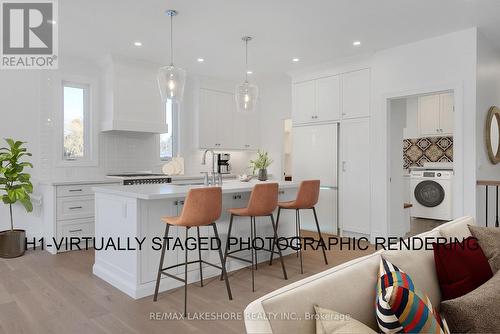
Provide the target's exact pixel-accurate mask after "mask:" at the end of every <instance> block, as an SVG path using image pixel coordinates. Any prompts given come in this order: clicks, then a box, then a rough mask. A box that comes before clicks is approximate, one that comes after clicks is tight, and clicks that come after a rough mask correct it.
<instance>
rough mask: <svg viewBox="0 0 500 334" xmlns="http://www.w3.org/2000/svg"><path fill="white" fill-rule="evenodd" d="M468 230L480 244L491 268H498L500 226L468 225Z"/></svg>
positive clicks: (499, 267) (495, 269)
mask: <svg viewBox="0 0 500 334" xmlns="http://www.w3.org/2000/svg"><path fill="white" fill-rule="evenodd" d="M468 227H469V230H470V232H471V233H472V235H473V236H474V238H476V239H477V241H478V242H479V245H481V248H482V249H483V252H484V255H486V258H487V259H488V262H489V264H490V267H491V270H492V271H493V273H496V272H497V271H498V270H500V228H498V227H481V226H474V225H469V226H468Z"/></svg>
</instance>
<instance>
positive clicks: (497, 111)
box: [484, 106, 500, 165]
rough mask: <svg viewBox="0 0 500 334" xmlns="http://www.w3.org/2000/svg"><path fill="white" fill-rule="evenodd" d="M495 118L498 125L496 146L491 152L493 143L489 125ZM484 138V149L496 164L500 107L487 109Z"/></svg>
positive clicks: (498, 151) (499, 151)
mask: <svg viewBox="0 0 500 334" xmlns="http://www.w3.org/2000/svg"><path fill="white" fill-rule="evenodd" d="M493 118H495V120H496V123H497V127H498V146H497V151H496V152H495V153H493V145H492V142H491V125H492V122H493ZM484 139H485V140H486V150H487V151H488V157H489V158H490V161H491V162H492V163H493V164H494V165H496V164H497V163H499V162H500V109H499V108H498V107H496V106H493V107H491V108H490V110H489V111H488V117H486V128H485V131H484Z"/></svg>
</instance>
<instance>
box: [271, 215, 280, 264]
mask: <svg viewBox="0 0 500 334" xmlns="http://www.w3.org/2000/svg"><path fill="white" fill-rule="evenodd" d="M280 212H281V208H280V207H278V217H277V218H276V231H278V224H279V222H280ZM275 246H276V241H275V240H274V239H273V247H272V248H271V257H270V258H269V265H272V264H273V257H274V247H275ZM278 247H279V246H278Z"/></svg>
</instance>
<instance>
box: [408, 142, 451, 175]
mask: <svg viewBox="0 0 500 334" xmlns="http://www.w3.org/2000/svg"><path fill="white" fill-rule="evenodd" d="M425 162H453V137H452V136H450V137H423V138H410V139H404V140H403V168H404V169H408V168H410V167H423V165H424V163H425Z"/></svg>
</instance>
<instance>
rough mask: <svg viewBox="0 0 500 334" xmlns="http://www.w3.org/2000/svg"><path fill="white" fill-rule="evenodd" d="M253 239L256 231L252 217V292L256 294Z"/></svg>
mask: <svg viewBox="0 0 500 334" xmlns="http://www.w3.org/2000/svg"><path fill="white" fill-rule="evenodd" d="M253 239H254V231H253V224H252V217H250V253H251V255H252V292H255V277H254V276H255V274H254V269H255V260H254V256H253V255H254V254H253V251H254V249H253Z"/></svg>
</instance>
